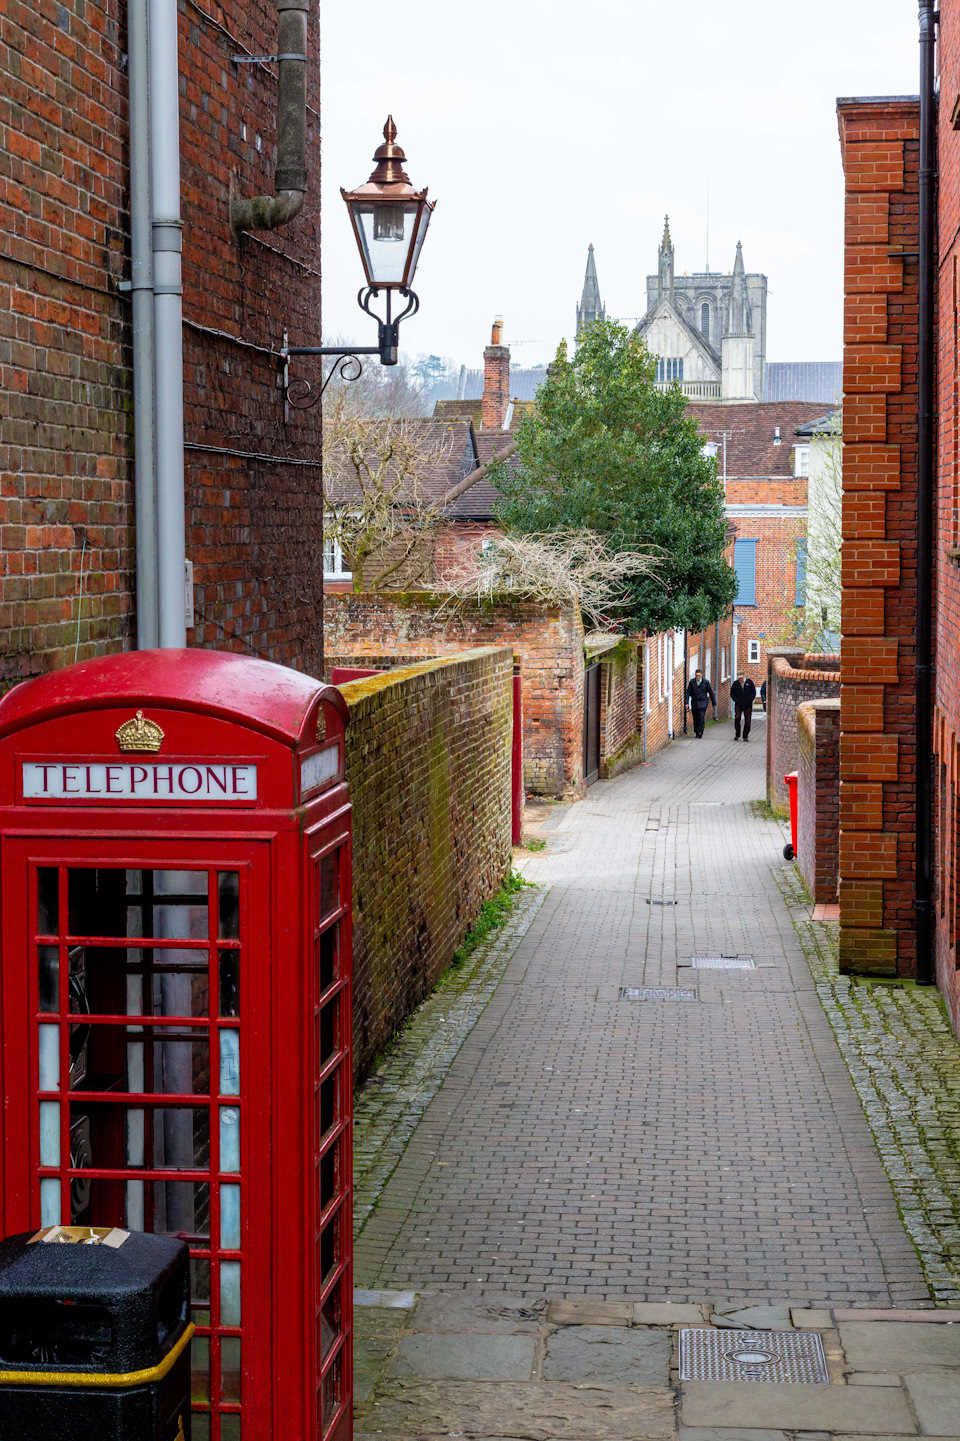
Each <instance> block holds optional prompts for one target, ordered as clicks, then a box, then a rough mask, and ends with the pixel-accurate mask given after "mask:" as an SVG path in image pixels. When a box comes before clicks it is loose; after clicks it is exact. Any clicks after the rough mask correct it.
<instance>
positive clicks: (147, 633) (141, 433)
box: [127, 0, 160, 650]
mask: <svg viewBox="0 0 960 1441" xmlns="http://www.w3.org/2000/svg"><path fill="white" fill-rule="evenodd" d="M127 28H128V37H129V38H128V44H129V49H130V91H129V94H130V253H131V266H130V290H131V303H132V310H133V421H134V499H135V504H136V524H137V649H138V650H150V649H152V648H153V647H154V646H156V645H157V644H158V642H159V638H160V637H159V624H158V614H157V605H158V601H157V472H156V457H155V455H154V447H155V445H156V431H155V427H154V403H155V397H154V383H153V256H152V242H151V209H150V55H149V48H148V42H147V0H129V4H128V8H127Z"/></svg>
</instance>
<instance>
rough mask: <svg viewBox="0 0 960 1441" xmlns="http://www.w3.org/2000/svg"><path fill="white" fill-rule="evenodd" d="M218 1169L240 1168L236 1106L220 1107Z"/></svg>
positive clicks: (238, 1122)
mask: <svg viewBox="0 0 960 1441" xmlns="http://www.w3.org/2000/svg"><path fill="white" fill-rule="evenodd" d="M220 1169H221V1171H239V1170H240V1112H239V1111H238V1110H237V1108H236V1106H221V1107H220Z"/></svg>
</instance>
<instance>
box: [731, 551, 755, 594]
mask: <svg viewBox="0 0 960 1441" xmlns="http://www.w3.org/2000/svg"><path fill="white" fill-rule="evenodd" d="M733 568H734V570H735V571H736V574H737V595H736V601H735V603H736V604H737V605H756V603H757V542H756V541H755V540H735V541H734V543H733Z"/></svg>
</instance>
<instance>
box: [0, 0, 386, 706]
mask: <svg viewBox="0 0 960 1441" xmlns="http://www.w3.org/2000/svg"><path fill="white" fill-rule="evenodd" d="M206 8H207V7H202V8H197V6H196V5H194V4H193V3H192V0H181V3H180V71H181V87H180V89H181V105H180V134H181V174H182V209H183V220H184V228H183V286H184V297H183V313H184V367H185V369H184V405H185V421H186V440H187V451H186V522H187V554H188V556H189V557H190V559H192V560H193V561H194V564H195V570H194V579H195V583H196V597H195V599H196V607H197V628H196V630H195V631H194V632H193V633H192V634H191V636H190V640H191V642H192V643H196V644H204V645H215V646H221V647H225V648H229V649H236V650H246V651H252V652H253V653H255V654H258V655H263V656H266V657H268V658H269V659H272V660H275V661H280V662H284V663H286V664H289V665H293V666H296V667H298V668H304V669H307V670H318V669H319V667H320V661H321V652H320V643H321V630H320V627H319V626H318V625H317V624H316V616H317V613H318V609H319V606H320V604H321V602H322V594H321V591H322V582H321V578H320V575H319V571H318V569H317V565H318V561H319V556H320V550H321V521H322V499H321V483H320V469H319V465H318V451H319V435H320V431H319V425H320V417H319V412H318V411H317V410H307V411H293V412H292V414H291V415H290V417H289V418H288V419H287V420H286V421H285V419H284V413H283V404H282V397H281V393H280V392H279V391H278V389H277V374H278V357H277V348H278V342H279V338H280V335H281V332H282V331H283V330H284V328H286V329H287V330H288V331H289V334H290V340H291V342H292V343H294V344H297V343H299V344H317V343H319V340H320V277H319V265H318V256H319V246H320V231H319V224H320V196H319V183H320V175H319V119H318V113H317V112H318V107H319V66H318V65H317V64H316V63H311V64H310V65H308V67H307V92H308V101H309V104H310V112H309V115H308V121H309V123H308V157H309V169H310V182H309V183H310V190H309V194H308V197H307V202H306V204H305V206H304V208H303V210H302V211H301V213H300V215H299V216H298V217H297V219H296V220H295V221H293V222H292V223H291V224H290V225H289V226H288V227H286V228H285V229H284V230H282V231H278V232H277V233H276V234H274V235H271V236H270V238H269V240H266V239H264V238H263V237H260V236H253V235H249V236H244V237H243V238H242V239H241V240H240V241H239V243H238V242H236V241H235V240H234V238H233V237H232V235H231V232H230V226H229V210H228V198H229V196H228V192H229V185H230V180H231V176H235V177H236V181H237V183H238V185H239V187H240V189H241V191H242V192H243V193H244V194H247V195H249V194H253V193H257V192H263V191H266V192H269V193H272V191H273V166H274V160H275V157H276V116H275V110H276V81H275V78H274V77H273V75H272V74H271V73H268V72H269V71H270V70H272V69H273V68H274V67H267V68H265V67H263V66H256V65H243V66H236V65H233V64H232V63H231V60H230V56H231V55H234V54H241V53H243V52H244V51H246V52H248V53H252V54H258V55H259V54H265V53H266V54H269V53H272V52H274V51H275V50H276V38H277V12H276V7H275V6H274V5H273V4H271V3H269V0H259V3H254V4H253V5H244V4H241V3H240V0H226V3H225V4H223V5H221V6H219V7H218V8H217V18H213V17H212V16H210V15H209V14H207V15H205V14H204V13H203V11H204V9H206ZM308 24H309V41H308V46H309V53H310V54H311V56H313V57H314V60H315V58H316V56H317V53H318V21H317V14H316V11H315V10H314V11H312V12H311V15H310V19H309V22H308ZM126 43H127V42H126V11H125V7H124V6H123V5H121V4H120V3H119V0H64V3H62V4H61V3H59V0H36V3H31V4H27V3H25V0H11V3H10V4H8V5H5V6H4V7H3V10H2V12H0V68H2V70H3V75H4V84H3V93H2V95H0V232H2V240H0V392H2V395H0V401H2V405H0V686H3V685H6V684H9V683H11V682H13V681H16V680H17V679H20V678H22V677H23V676H26V675H30V674H33V673H35V672H37V671H41V670H45V669H49V668H51V667H55V666H58V665H63V664H65V663H67V662H68V661H72V660H73V659H74V656H77V657H79V658H81V659H83V658H85V657H88V656H91V655H95V654H100V653H102V652H104V651H109V650H117V649H122V648H124V647H125V646H127V645H129V644H130V643H131V641H132V637H133V635H134V631H135V621H134V599H133V597H134V573H133V571H134V539H133V523H134V513H133V512H134V506H133V487H134V484H135V475H134V444H133V442H134V437H133V433H132V414H131V407H132V376H131V334H130V300H129V295H128V294H124V293H122V292H121V291H120V289H119V283H120V281H121V280H123V279H125V278H129V273H130V217H129V170H128V164H129V155H128V134H127V64H126V61H127V57H126V54H125V48H126ZM375 139H376V137H375V136H371V142H373V141H374V140H375ZM349 178H350V179H351V180H352V179H353V178H354V177H349ZM81 564H82V568H83V577H82V603H81Z"/></svg>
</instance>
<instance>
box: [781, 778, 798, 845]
mask: <svg viewBox="0 0 960 1441" xmlns="http://www.w3.org/2000/svg"><path fill="white" fill-rule="evenodd" d="M797 775H798V772H797V771H791V772H790V774H789V775H788V776H784V778H783V779H784V780H785V781H786V783H787V790H788V791H789V792H790V835H791V837H792V839H793V845H790V844H787V845H785V846H784V848H783V858H784V860H787V861H792V860H793V858H794V856H795V855H796V854H797Z"/></svg>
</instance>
